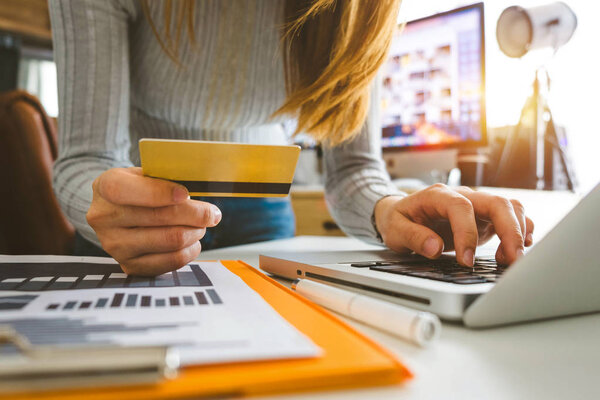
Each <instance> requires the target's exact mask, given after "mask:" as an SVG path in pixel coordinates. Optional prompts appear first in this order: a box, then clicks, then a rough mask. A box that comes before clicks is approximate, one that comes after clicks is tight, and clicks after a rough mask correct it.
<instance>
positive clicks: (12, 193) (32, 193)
mask: <svg viewBox="0 0 600 400" xmlns="http://www.w3.org/2000/svg"><path fill="white" fill-rule="evenodd" d="M57 154H58V151H57V134H56V127H55V124H54V122H53V121H52V120H51V119H50V118H49V117H48V115H47V114H46V113H45V111H44V109H43V107H42V105H41V104H40V102H39V101H38V99H37V98H35V97H34V96H32V95H30V94H28V93H26V92H24V91H11V92H5V93H2V94H0V254H71V251H72V246H73V237H74V229H73V226H72V225H71V224H70V223H69V222H68V221H67V219H66V218H65V216H64V215H63V213H62V211H61V209H60V206H59V204H58V201H57V199H56V197H55V196H54V191H53V189H52V166H53V164H54V161H55V160H56V157H57Z"/></svg>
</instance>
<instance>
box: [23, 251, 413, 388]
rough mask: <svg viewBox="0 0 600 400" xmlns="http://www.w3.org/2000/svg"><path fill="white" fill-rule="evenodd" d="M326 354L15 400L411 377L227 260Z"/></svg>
mask: <svg viewBox="0 0 600 400" xmlns="http://www.w3.org/2000/svg"><path fill="white" fill-rule="evenodd" d="M221 262H222V264H223V265H225V267H227V268H228V269H229V270H230V271H231V272H233V273H234V274H236V275H238V276H239V277H240V278H241V279H242V280H243V281H244V282H245V283H246V284H247V285H248V286H250V287H251V288H252V289H253V290H255V291H256V292H257V293H259V294H260V295H261V296H262V297H263V298H264V299H265V301H267V302H268V303H269V304H271V306H273V308H274V309H275V310H276V311H278V312H279V313H280V314H281V315H282V316H283V317H284V318H285V319H286V320H287V321H288V322H290V323H291V324H292V325H294V326H295V327H296V328H297V329H298V330H300V331H301V332H303V333H304V334H306V335H307V336H308V337H310V338H311V339H312V340H313V341H314V342H315V343H316V344H317V345H318V346H320V347H321V348H322V349H323V353H324V354H323V356H322V357H318V358H311V359H296V360H274V361H260V362H247V363H229V364H217V365H203V366H197V367H186V368H183V369H181V370H180V371H179V375H178V377H177V378H176V379H174V380H169V381H163V382H160V383H157V384H154V385H141V386H121V387H119V386H114V387H110V388H96V389H94V390H93V391H92V390H81V389H73V390H61V391H53V392H41V393H36V392H31V393H22V394H19V395H16V396H11V398H14V399H25V398H27V399H37V398H39V399H44V400H51V399H62V400H65V399H73V400H75V399H81V398H85V399H86V400H97V399H117V398H118V399H122V400H133V399H173V398H196V397H227V396H250V395H268V394H275V393H297V392H307V391H314V390H325V389H341V388H358V387H369V386H379V385H392V384H399V383H401V382H403V381H405V380H407V379H409V378H411V377H412V374H411V372H410V371H409V370H408V369H407V368H406V367H405V366H404V365H403V364H402V363H401V362H400V361H398V360H397V359H396V357H395V356H394V355H392V354H391V353H390V352H388V351H387V350H385V349H384V348H382V347H381V346H379V345H378V344H376V343H375V342H374V341H372V340H370V339H369V338H367V337H365V336H363V335H362V334H360V333H358V332H357V331H356V330H354V329H353V328H352V327H350V326H349V325H347V324H346V323H344V322H342V321H341V320H339V319H338V318H337V317H335V316H333V315H332V314H330V313H329V312H327V311H325V310H324V309H323V308H321V307H320V306H317V305H315V304H313V303H311V302H310V301H308V300H306V299H304V298H303V297H301V296H299V295H298V294H296V293H294V292H293V291H292V290H290V289H288V288H286V287H285V286H283V285H281V284H279V283H278V282H276V281H274V280H273V279H271V278H269V277H268V276H266V275H264V274H263V273H261V272H259V271H257V270H256V269H255V268H253V267H251V266H250V265H248V264H246V263H244V262H242V261H221Z"/></svg>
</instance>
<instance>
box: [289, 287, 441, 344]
mask: <svg viewBox="0 0 600 400" xmlns="http://www.w3.org/2000/svg"><path fill="white" fill-rule="evenodd" d="M292 289H294V290H295V291H296V292H298V293H299V294H301V295H302V296H304V297H306V298H307V299H309V300H311V301H313V302H315V303H317V304H319V305H321V306H323V307H325V308H329V309H330V310H333V311H336V312H339V313H340V314H342V315H345V316H347V317H350V318H353V319H355V320H357V321H360V322H363V323H365V324H367V325H371V326H373V327H375V328H379V329H381V330H384V331H386V332H388V333H391V334H392V335H395V336H399V337H401V338H403V339H407V340H410V341H412V342H414V343H416V344H418V345H419V346H426V345H427V344H429V343H431V342H432V341H433V340H435V339H437V338H438V337H439V335H440V332H441V329H442V325H441V323H440V319H439V318H438V317H437V316H436V315H434V314H431V313H428V312H425V311H416V310H413V309H410V308H407V307H403V306H401V305H398V304H394V303H390V302H387V301H383V300H378V299H375V298H372V297H369V296H363V295H361V294H358V293H354V292H351V291H348V290H343V289H338V288H336V287H333V286H329V285H326V284H323V283H319V282H315V281H312V280H309V279H296V280H295V281H294V283H293V284H292Z"/></svg>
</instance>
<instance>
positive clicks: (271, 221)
mask: <svg viewBox="0 0 600 400" xmlns="http://www.w3.org/2000/svg"><path fill="white" fill-rule="evenodd" d="M194 200H202V201H206V202H208V203H212V204H214V205H216V206H217V207H219V209H220V210H221V212H222V213H223V218H222V219H221V222H220V223H219V225H217V226H215V227H214V228H208V229H207V230H206V235H205V236H204V238H202V240H200V243H202V249H203V250H210V249H217V248H219V247H227V246H235V245H238V244H246V243H253V242H262V241H265V240H273V239H283V238H288V237H292V236H294V232H295V230H296V220H295V218H294V211H293V210H292V205H291V203H290V199H289V198H269V197H267V198H242V197H201V198H196V197H195V198H194ZM73 254H74V255H76V256H103V257H108V254H106V252H105V251H104V250H103V249H101V248H99V247H97V246H96V245H94V244H93V243H91V242H89V241H88V240H86V239H84V238H83V236H81V235H80V234H79V233H76V234H75V248H74V251H73Z"/></svg>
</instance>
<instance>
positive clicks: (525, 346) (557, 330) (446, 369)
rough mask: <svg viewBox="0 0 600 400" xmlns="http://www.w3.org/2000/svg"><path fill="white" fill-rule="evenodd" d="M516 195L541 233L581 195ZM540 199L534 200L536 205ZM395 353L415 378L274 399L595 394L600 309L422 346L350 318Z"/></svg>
mask: <svg viewBox="0 0 600 400" xmlns="http://www.w3.org/2000/svg"><path fill="white" fill-rule="evenodd" d="M503 193H504V194H508V195H510V196H512V197H516V198H519V199H520V200H521V201H522V202H523V203H524V205H525V207H526V209H528V210H530V211H529V214H530V215H531V216H532V217H533V218H534V221H536V235H535V237H536V238H540V237H542V236H543V234H544V233H545V232H546V231H547V230H548V229H550V228H551V226H552V225H553V224H554V223H556V222H557V221H558V220H559V219H560V217H561V216H562V215H564V214H565V213H566V212H567V211H568V210H569V209H570V208H571V207H572V206H573V205H574V204H575V201H576V199H575V198H574V197H573V196H571V195H568V194H563V193H552V194H548V193H539V192H536V193H534V192H527V191H510V192H506V191H503ZM534 204H535V207H534V206H533V205H534ZM369 248H373V246H370V245H367V244H364V243H362V242H360V241H358V240H356V239H351V238H338V237H316V236H301V237H296V238H293V239H286V240H277V241H272V242H263V243H257V244H251V245H244V246H236V247H230V248H226V249H219V250H212V251H207V252H204V253H202V254H201V257H200V258H201V259H205V260H206V259H218V258H220V259H241V260H244V261H246V262H247V263H249V264H251V265H254V266H258V255H259V254H260V253H263V252H268V251H299V252H300V251H317V250H332V249H335V250H350V249H352V250H357V249H369ZM344 320H345V321H347V322H349V323H350V324H351V325H353V326H354V327H356V329H358V330H359V331H361V332H363V333H365V334H367V335H368V336H369V337H371V338H373V339H374V340H376V341H378V342H379V343H381V344H382V345H383V346H385V347H386V348H388V349H389V350H390V351H392V352H393V353H394V354H396V355H397V356H398V357H399V358H400V359H401V360H402V361H403V362H404V363H405V364H406V365H407V366H408V367H409V368H410V369H411V370H412V371H413V372H414V373H415V378H414V379H413V380H412V381H409V382H407V383H406V384H404V385H402V386H395V387H379V388H372V389H362V390H351V391H350V390H349V391H330V392H318V393H314V394H312V395H310V396H309V395H307V394H298V395H288V396H276V397H269V399H286V400H292V399H304V398H307V397H310V398H320V399H361V400H363V399H374V398H377V399H409V398H410V399H420V400H421V399H594V398H600V382H598V376H599V375H600V314H592V315H586V316H577V317H569V318H561V319H555V320H551V321H543V322H535V323H528V324H521V325H514V326H509V327H503V328H495V329H487V330H469V329H466V328H464V327H463V326H462V325H458V324H449V323H444V324H443V331H442V336H441V338H440V340H439V341H437V342H436V343H435V344H433V345H432V346H431V347H429V348H426V349H421V348H418V347H415V346H413V345H411V344H409V343H407V342H404V341H402V340H400V339H397V338H394V337H392V336H390V335H387V334H385V333H383V332H381V331H378V330H375V329H373V328H370V327H368V326H366V325H363V324H360V323H358V322H355V321H352V320H349V319H345V318H344Z"/></svg>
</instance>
